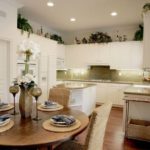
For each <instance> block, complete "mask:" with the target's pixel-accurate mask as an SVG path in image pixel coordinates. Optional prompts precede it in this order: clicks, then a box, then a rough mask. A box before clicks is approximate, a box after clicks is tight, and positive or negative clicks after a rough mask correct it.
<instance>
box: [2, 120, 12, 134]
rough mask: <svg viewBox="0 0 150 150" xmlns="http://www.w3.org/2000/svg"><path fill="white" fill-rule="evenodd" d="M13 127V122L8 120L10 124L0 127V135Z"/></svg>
mask: <svg viewBox="0 0 150 150" xmlns="http://www.w3.org/2000/svg"><path fill="white" fill-rule="evenodd" d="M13 126H14V121H13V120H10V122H9V123H8V124H6V125H4V126H1V127H0V133H2V132H5V131H7V130H9V129H11V128H12V127H13Z"/></svg>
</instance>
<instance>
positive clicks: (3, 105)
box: [0, 101, 14, 112]
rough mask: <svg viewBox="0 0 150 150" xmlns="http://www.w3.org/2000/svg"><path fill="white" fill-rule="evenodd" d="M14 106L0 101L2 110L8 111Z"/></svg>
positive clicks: (0, 110) (0, 109)
mask: <svg viewBox="0 0 150 150" xmlns="http://www.w3.org/2000/svg"><path fill="white" fill-rule="evenodd" d="M13 108H14V105H12V104H8V103H5V102H1V101H0V112H2V111H8V110H11V109H13Z"/></svg>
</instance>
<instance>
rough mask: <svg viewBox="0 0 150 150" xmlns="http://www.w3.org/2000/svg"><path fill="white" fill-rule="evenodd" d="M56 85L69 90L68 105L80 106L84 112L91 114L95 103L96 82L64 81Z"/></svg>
mask: <svg viewBox="0 0 150 150" xmlns="http://www.w3.org/2000/svg"><path fill="white" fill-rule="evenodd" d="M56 86H57V87H65V88H67V89H69V90H70V101H69V105H70V106H80V107H81V110H82V111H83V112H84V113H86V114H87V115H88V116H89V115H91V113H92V112H93V110H94V108H95V105H96V84H86V83H64V84H58V85H56Z"/></svg>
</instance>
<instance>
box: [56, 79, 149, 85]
mask: <svg viewBox="0 0 150 150" xmlns="http://www.w3.org/2000/svg"><path fill="white" fill-rule="evenodd" d="M58 81H74V82H75V81H76V82H91V83H116V84H131V85H133V84H139V85H150V83H149V82H142V81H141V82H132V81H114V80H102V79H88V80H85V79H83V80H82V79H72V80H71V79H69V80H68V79H65V80H58Z"/></svg>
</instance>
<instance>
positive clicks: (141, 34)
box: [134, 25, 144, 41]
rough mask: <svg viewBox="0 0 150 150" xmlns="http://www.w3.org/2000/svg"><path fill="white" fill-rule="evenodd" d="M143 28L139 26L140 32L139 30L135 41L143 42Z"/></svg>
mask: <svg viewBox="0 0 150 150" xmlns="http://www.w3.org/2000/svg"><path fill="white" fill-rule="evenodd" d="M143 30H144V29H143V26H142V25H139V30H137V31H136V32H135V34H134V40H135V41H142V40H143Z"/></svg>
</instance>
